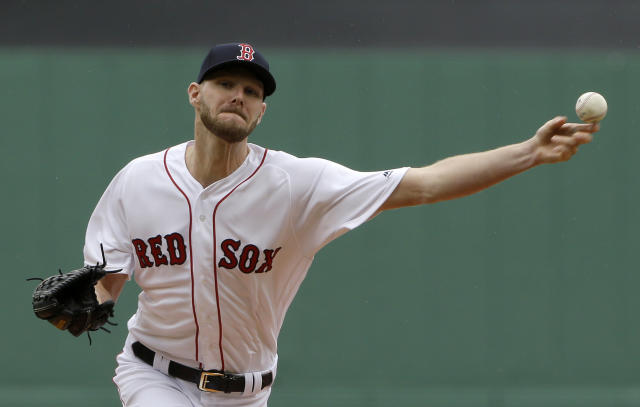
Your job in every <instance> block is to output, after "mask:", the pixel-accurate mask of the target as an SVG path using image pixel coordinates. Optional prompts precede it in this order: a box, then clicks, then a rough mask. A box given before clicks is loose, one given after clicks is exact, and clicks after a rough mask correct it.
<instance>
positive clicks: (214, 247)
mask: <svg viewBox="0 0 640 407" xmlns="http://www.w3.org/2000/svg"><path fill="white" fill-rule="evenodd" d="M267 151H269V150H268V149H266V148H265V149H264V155H263V156H262V161H260V165H258V167H257V168H256V169H255V171H253V172H252V173H251V175H249V176H248V177H247V178H246V179H245V180H244V181H242V182H241V183H239V184H238V185H236V186H235V187H233V189H232V190H231V191H229V193H228V194H227V195H225V196H224V197H222V199H221V200H220V201H218V203H217V204H216V206H215V208H213V216H211V222H212V227H213V276H214V278H215V283H216V285H215V286H216V305H217V306H218V327H219V329H220V339H219V341H218V346H219V347H220V362H221V363H222V367H221V368H220V370H222V371H224V353H223V352H222V318H221V316H220V298H219V297H218V259H217V257H216V252H217V250H216V249H217V247H218V245H217V243H216V212H217V211H218V207H219V206H220V204H221V203H222V201H224V200H225V199H227V198H228V197H229V195H231V194H232V193H233V191H235V190H236V189H238V187H239V186H240V185H242V184H244V183H245V182H247V181H249V179H251V177H253V176H254V175H256V172H258V170H259V169H260V167H262V164H264V160H265V158H267Z"/></svg>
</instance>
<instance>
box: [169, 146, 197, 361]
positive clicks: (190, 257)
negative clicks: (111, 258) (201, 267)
mask: <svg viewBox="0 0 640 407" xmlns="http://www.w3.org/2000/svg"><path fill="white" fill-rule="evenodd" d="M168 152H169V148H167V149H166V150H165V152H164V169H165V170H166V171H167V175H168V176H169V178H170V179H171V182H173V185H175V186H176V188H178V191H180V193H181V194H182V195H183V196H184V199H186V200H187V205H188V206H189V269H190V271H191V311H192V312H193V321H194V322H195V324H196V357H195V360H198V335H199V334H200V326H199V325H198V317H197V315H196V302H195V298H194V290H193V255H192V251H191V223H192V218H193V216H192V214H191V202H189V198H188V197H187V194H185V193H184V191H183V190H182V189H180V187H179V186H178V184H177V183H176V181H175V180H174V179H173V177H172V176H171V172H169V167H168V166H167V153H168Z"/></svg>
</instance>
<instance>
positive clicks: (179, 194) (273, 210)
mask: <svg viewBox="0 0 640 407" xmlns="http://www.w3.org/2000/svg"><path fill="white" fill-rule="evenodd" d="M189 143H193V141H190V142H187V143H183V144H180V145H177V146H174V147H171V148H169V149H167V150H165V151H163V152H159V153H156V154H151V155H147V156H144V157H140V158H137V159H135V160H133V161H131V162H130V163H129V164H128V165H127V166H125V167H124V168H123V169H122V170H121V171H120V172H119V173H118V174H117V175H116V176H115V177H114V179H113V180H112V181H111V183H110V184H109V186H108V188H107V189H106V191H105V192H104V194H103V196H102V198H101V199H100V201H99V203H98V205H97V207H96V208H95V211H94V212H93V214H92V216H91V219H90V221H89V224H88V228H87V234H86V241H85V247H84V256H85V263H86V264H96V263H97V262H99V261H101V255H100V243H102V244H103V246H104V250H105V255H106V260H107V263H108V267H107V268H108V269H116V268H122V269H123V271H122V272H123V273H127V274H128V275H129V276H130V277H131V276H134V278H135V280H136V282H137V283H138V285H139V286H140V287H141V289H142V292H141V293H140V295H139V298H138V309H137V311H136V313H135V314H134V315H133V317H131V319H130V320H129V323H128V326H129V331H130V333H131V334H132V335H133V336H134V337H135V338H136V339H137V340H139V341H141V342H142V343H143V344H145V345H146V346H148V347H149V348H152V349H154V350H156V351H159V352H161V353H163V354H165V355H167V356H168V357H170V358H172V359H174V360H176V361H178V362H180V363H183V364H188V365H191V366H194V365H195V366H198V365H199V366H200V367H202V368H203V369H207V370H208V369H219V370H226V371H229V372H235V373H245V372H255V371H262V370H266V369H270V368H272V367H273V366H274V364H275V363H276V360H277V338H278V333H279V331H280V328H281V326H282V322H283V319H284V315H285V312H286V310H287V308H288V307H289V305H290V303H291V301H292V300H293V297H294V295H295V293H296V292H297V290H298V288H299V286H300V284H301V282H302V280H303V279H304V277H305V275H306V273H307V270H308V269H309V266H310V265H311V262H312V260H313V257H314V255H315V253H316V252H317V251H318V250H319V249H320V248H322V247H323V246H324V245H326V244H327V243H328V242H329V241H331V240H332V239H335V238H336V237H338V236H340V235H342V234H343V233H345V232H347V231H348V230H351V229H353V228H355V227H357V226H358V225H360V224H362V223H363V222H365V221H366V220H367V219H369V218H370V217H371V216H372V215H373V214H374V213H375V212H376V210H377V209H378V208H379V207H380V206H381V205H382V204H383V203H384V201H385V200H386V199H387V197H388V196H389V195H390V194H391V193H392V192H393V190H394V189H395V188H396V186H397V185H398V183H399V182H400V180H401V179H402V177H403V175H404V173H405V172H406V170H407V169H406V168H401V169H394V170H388V171H380V172H357V171H353V170H350V169H348V168H346V167H343V166H341V165H338V164H336V163H333V162H330V161H327V160H323V159H318V158H297V157H294V156H292V155H290V154H287V153H284V152H280V151H271V150H267V149H265V148H262V147H259V146H257V145H254V144H249V154H248V156H247V158H246V160H245V161H244V163H243V164H242V165H241V166H240V167H239V168H238V169H237V170H235V171H234V172H233V173H232V174H231V175H229V176H227V177H226V178H224V179H221V180H219V181H217V182H215V183H213V184H212V185H210V186H208V187H206V188H203V187H202V186H201V185H200V184H199V183H198V182H197V181H196V180H195V179H194V178H193V177H192V176H191V174H190V173H189V171H188V170H187V166H186V164H185V151H186V148H187V145H188V144H189Z"/></svg>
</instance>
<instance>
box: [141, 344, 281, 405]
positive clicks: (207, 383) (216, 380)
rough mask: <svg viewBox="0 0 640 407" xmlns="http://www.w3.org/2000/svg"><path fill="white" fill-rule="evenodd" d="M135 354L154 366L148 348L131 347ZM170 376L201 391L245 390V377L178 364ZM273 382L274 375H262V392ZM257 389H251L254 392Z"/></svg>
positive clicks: (172, 365)
mask: <svg viewBox="0 0 640 407" xmlns="http://www.w3.org/2000/svg"><path fill="white" fill-rule="evenodd" d="M131 349H133V354H134V355H136V356H137V357H139V358H140V359H142V360H143V361H144V362H146V363H147V364H149V365H151V366H153V359H154V357H155V354H156V353H155V352H154V351H152V350H151V349H149V348H147V347H146V346H144V345H143V344H141V343H140V342H134V343H133V344H132V345H131ZM169 375H170V376H173V377H177V378H178V379H182V380H186V381H189V382H192V383H195V384H197V385H198V388H199V389H200V390H204V391H212V392H225V393H232V392H239V393H243V392H244V388H245V380H244V375H239V374H233V373H225V372H221V371H219V370H206V371H205V370H200V369H194V368H192V367H189V366H185V365H183V364H180V363H178V362H174V361H170V362H169ZM272 382H273V373H271V372H269V373H262V387H261V388H260V389H261V390H262V389H264V388H265V387H267V386H269V385H270V384H271V383H272ZM254 390H255V389H251V391H252V392H253V391H254Z"/></svg>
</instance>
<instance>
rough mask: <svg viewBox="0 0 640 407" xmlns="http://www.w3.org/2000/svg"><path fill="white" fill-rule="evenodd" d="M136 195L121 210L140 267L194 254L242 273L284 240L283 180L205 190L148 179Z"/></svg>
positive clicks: (263, 263)
mask: <svg viewBox="0 0 640 407" xmlns="http://www.w3.org/2000/svg"><path fill="white" fill-rule="evenodd" d="M267 181H269V182H267ZM134 195H135V196H131V197H129V199H128V201H127V203H126V210H125V212H126V216H127V223H128V225H129V234H130V237H131V240H132V244H133V246H134V249H135V251H136V253H137V255H138V257H139V258H140V259H142V260H141V261H140V266H141V267H143V268H149V267H158V266H162V265H168V266H170V265H180V264H185V263H188V262H187V259H188V258H189V257H190V256H192V257H193V258H194V259H196V260H198V261H200V260H202V261H204V262H207V263H208V262H212V261H215V262H216V264H217V263H220V264H219V265H220V267H223V268H228V269H239V270H240V271H242V272H243V273H252V272H265V271H268V270H269V269H270V267H271V265H272V263H273V261H274V259H275V257H276V256H277V255H278V253H279V252H280V250H281V249H282V247H283V246H284V245H285V242H286V241H287V240H288V235H289V230H290V218H289V217H290V197H289V190H288V188H287V184H286V183H285V182H278V181H277V180H275V181H274V180H267V179H264V177H256V179H255V180H253V182H250V183H249V182H248V183H245V184H242V185H239V186H238V185H232V186H225V187H224V188H223V187H221V188H219V189H216V188H209V189H208V190H197V189H195V188H194V189H193V190H189V189H188V188H181V189H178V188H167V187H166V186H164V185H146V186H145V187H144V188H140V189H138V190H137V191H136V192H135V193H134ZM213 248H215V250H212V249H213ZM198 256H200V257H198ZM214 256H215V257H216V259H214V258H213V257H214ZM209 257H211V258H209Z"/></svg>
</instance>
